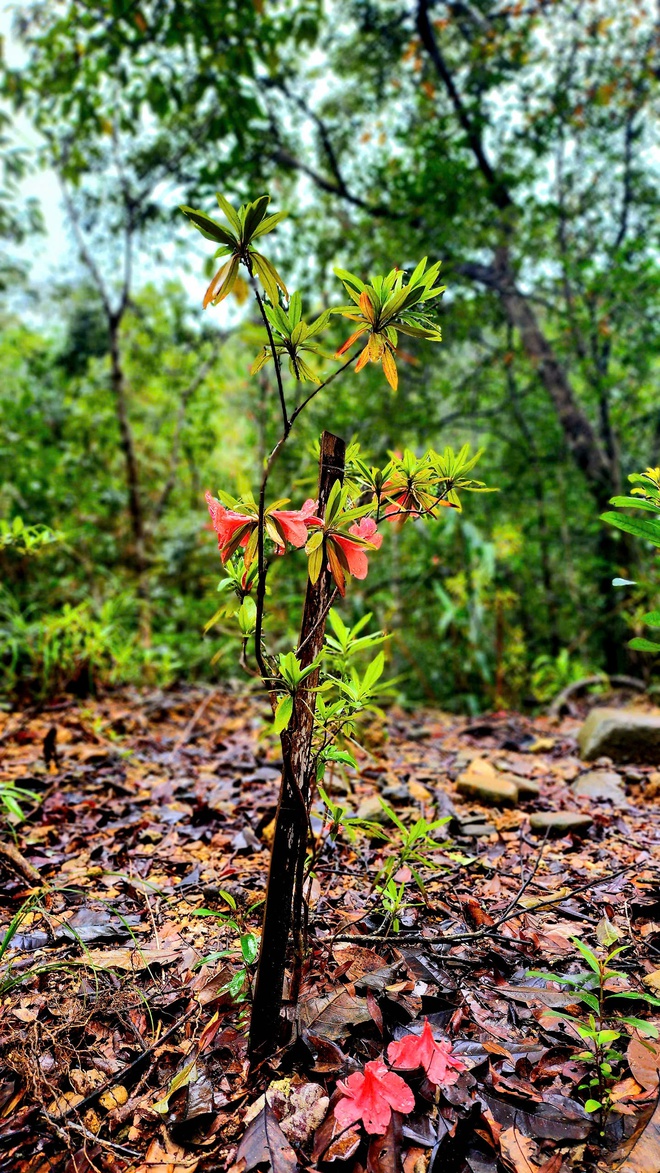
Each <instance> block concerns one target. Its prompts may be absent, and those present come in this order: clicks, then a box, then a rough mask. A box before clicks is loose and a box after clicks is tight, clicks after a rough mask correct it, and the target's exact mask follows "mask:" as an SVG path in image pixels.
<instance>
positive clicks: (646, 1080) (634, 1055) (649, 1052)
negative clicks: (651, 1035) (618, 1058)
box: [627, 1035, 660, 1090]
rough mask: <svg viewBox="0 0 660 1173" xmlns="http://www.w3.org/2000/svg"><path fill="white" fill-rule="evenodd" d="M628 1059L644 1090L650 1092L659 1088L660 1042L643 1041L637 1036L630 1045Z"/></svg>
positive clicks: (653, 1040)
mask: <svg viewBox="0 0 660 1173" xmlns="http://www.w3.org/2000/svg"><path fill="white" fill-rule="evenodd" d="M627 1059H628V1066H629V1067H630V1070H631V1071H632V1073H633V1075H634V1077H635V1079H636V1080H637V1082H638V1083H639V1084H641V1085H642V1087H643V1088H646V1089H647V1090H650V1089H651V1088H654V1087H657V1086H658V1075H659V1073H660V1042H658V1040H657V1039H641V1038H639V1037H638V1036H637V1035H635V1037H634V1038H632V1039H631V1040H630V1042H629V1043H628V1051H627Z"/></svg>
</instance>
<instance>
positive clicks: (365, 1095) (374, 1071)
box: [335, 1059, 415, 1136]
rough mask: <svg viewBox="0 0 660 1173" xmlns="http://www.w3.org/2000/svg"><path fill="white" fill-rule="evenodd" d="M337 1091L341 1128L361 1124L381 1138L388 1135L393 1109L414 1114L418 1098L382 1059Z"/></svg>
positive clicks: (343, 1083)
mask: <svg viewBox="0 0 660 1173" xmlns="http://www.w3.org/2000/svg"><path fill="white" fill-rule="evenodd" d="M337 1089H338V1091H340V1092H341V1093H342V1099H341V1100H339V1101H338V1103H337V1104H336V1105H335V1119H336V1121H337V1123H338V1124H339V1125H340V1126H341V1127H342V1128H348V1126H349V1125H350V1124H355V1123H356V1122H357V1121H358V1120H361V1121H362V1123H363V1124H364V1127H365V1129H366V1131H367V1132H371V1133H373V1134H375V1135H377V1136H381V1135H382V1134H383V1133H384V1132H386V1131H387V1126H388V1124H389V1122H390V1117H391V1115H392V1109H394V1111H395V1112H412V1110H413V1108H414V1107H415V1097H414V1095H413V1093H412V1091H411V1090H410V1088H409V1087H408V1084H407V1083H406V1082H405V1080H403V1079H401V1077H400V1076H398V1075H395V1074H394V1072H393V1071H388V1070H387V1067H386V1066H385V1064H384V1063H383V1061H382V1059H376V1060H375V1061H374V1062H372V1063H367V1064H365V1068H364V1071H355V1072H353V1075H349V1077H348V1079H347V1080H340V1082H339V1083H338V1084H337Z"/></svg>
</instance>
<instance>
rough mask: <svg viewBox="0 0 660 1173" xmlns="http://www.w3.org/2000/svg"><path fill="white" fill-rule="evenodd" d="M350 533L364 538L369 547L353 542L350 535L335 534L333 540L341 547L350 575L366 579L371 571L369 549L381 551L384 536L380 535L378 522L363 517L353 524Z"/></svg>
mask: <svg viewBox="0 0 660 1173" xmlns="http://www.w3.org/2000/svg"><path fill="white" fill-rule="evenodd" d="M348 533H349V534H355V536H356V537H358V538H362V540H363V541H364V542H368V543H369V545H368V546H367V547H366V548H365V547H364V546H362V545H360V544H358V543H357V542H352V541H351V539H350V538H349V537H348V534H340V533H334V534H333V535H332V539H333V541H334V542H336V543H337V545H338V546H340V547H341V549H342V551H343V553H344V556H345V558H346V564H347V566H348V573H349V574H352V575H353V578H366V577H367V573H368V571H369V560H368V558H367V549H371V550H378V549H380V547H381V545H382V542H383V535H382V534H379V533H378V531H377V529H376V522H375V521H374V519H373V518H372V517H361V518H360V521H359V522H357V521H356V522H354V523H353V525H352V526H351V528H350V529H349V531H348Z"/></svg>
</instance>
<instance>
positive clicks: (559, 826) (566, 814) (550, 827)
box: [529, 811, 593, 835]
mask: <svg viewBox="0 0 660 1173" xmlns="http://www.w3.org/2000/svg"><path fill="white" fill-rule="evenodd" d="M529 823H530V826H531V828H532V831H539V832H540V833H541V834H545V832H546V831H548V832H549V834H550V835H568V834H569V832H570V833H572V834H573V835H584V834H586V832H587V831H588V830H589V827H590V826H591V825H592V823H593V819H592V817H591V815H580V814H578V813H577V811H543V812H542V813H540V814H536V815H532V817H531V819H530V820H529Z"/></svg>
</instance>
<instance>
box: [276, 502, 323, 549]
mask: <svg viewBox="0 0 660 1173" xmlns="http://www.w3.org/2000/svg"><path fill="white" fill-rule="evenodd" d="M315 509H316V501H312V499H311V497H310V498H309V499H308V500H307V501H305V504H304V505H303V507H302V509H274V510H273V511H272V513H269V515H268V516H269V517H272V518H274V519H275V521H276V522H277V523H278V525H279V527H280V529H281V531H282V534H283V536H284V538H285V540H286V541H287V542H290V543H291V545H292V546H296V547H297V548H298V549H299V548H300V547H301V546H304V545H305V542H306V541H307V529H308V527H309V526H318V525H323V522H322V521H321V518H320V517H316V516H315V512H314V511H315ZM283 549H284V543H282V550H283Z"/></svg>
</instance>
